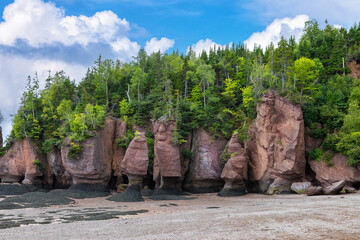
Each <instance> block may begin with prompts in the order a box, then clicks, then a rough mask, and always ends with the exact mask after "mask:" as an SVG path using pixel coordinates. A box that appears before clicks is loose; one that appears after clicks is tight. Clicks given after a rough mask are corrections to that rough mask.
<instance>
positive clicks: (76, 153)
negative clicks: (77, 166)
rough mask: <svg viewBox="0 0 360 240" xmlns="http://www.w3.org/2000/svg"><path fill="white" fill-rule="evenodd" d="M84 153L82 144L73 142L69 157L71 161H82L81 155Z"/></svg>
mask: <svg viewBox="0 0 360 240" xmlns="http://www.w3.org/2000/svg"><path fill="white" fill-rule="evenodd" d="M82 151H83V146H82V145H81V144H80V143H74V142H71V143H70V148H69V151H68V153H67V156H68V157H69V158H70V159H80V155H81V153H82Z"/></svg>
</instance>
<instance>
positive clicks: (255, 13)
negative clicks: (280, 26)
mask: <svg viewBox="0 0 360 240" xmlns="http://www.w3.org/2000/svg"><path fill="white" fill-rule="evenodd" d="M238 2H239V3H240V7H241V8H242V14H243V12H244V13H245V14H244V15H246V16H247V17H248V19H250V18H251V19H252V20H255V19H256V21H257V22H259V21H265V22H268V21H269V20H272V19H274V18H284V17H294V16H296V15H299V14H306V15H308V16H310V18H311V19H316V20H318V21H319V22H320V23H324V21H325V20H326V19H327V20H328V22H329V24H341V25H343V26H345V27H347V28H348V27H350V26H352V25H353V24H354V23H356V22H358V21H359V12H360V4H359V0H344V1H339V0H301V1H299V0H286V1H284V0H238Z"/></svg>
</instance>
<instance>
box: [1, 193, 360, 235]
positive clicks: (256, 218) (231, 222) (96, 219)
mask: <svg viewBox="0 0 360 240" xmlns="http://www.w3.org/2000/svg"><path fill="white" fill-rule="evenodd" d="M191 197H196V199H192V200H178V201H174V200H167V201H153V200H151V199H148V198H145V202H138V203H117V202H111V201H107V200H105V197H98V198H91V199H82V200H76V202H75V203H74V204H69V205H60V206H51V207H45V208H26V209H13V210H0V216H1V222H0V224H2V225H0V227H1V228H2V229H0V239H16V240H20V239H47V240H50V239H88V240H89V239H294V240H295V239H347V240H349V239H359V237H360V229H359V227H358V226H359V224H360V218H359V215H360V206H359V202H360V194H359V193H355V194H346V195H345V194H344V195H336V196H313V197H306V196H303V195H295V194H292V195H277V196H266V195H260V194H248V195H246V196H243V197H231V198H221V197H218V196H216V194H201V195H191ZM5 223H6V224H5ZM17 225H19V226H17Z"/></svg>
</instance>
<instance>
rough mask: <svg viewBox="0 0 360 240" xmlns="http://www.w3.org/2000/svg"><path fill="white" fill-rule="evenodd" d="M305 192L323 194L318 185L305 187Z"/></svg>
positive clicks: (313, 194) (312, 194)
mask: <svg viewBox="0 0 360 240" xmlns="http://www.w3.org/2000/svg"><path fill="white" fill-rule="evenodd" d="M305 194H306V195H307V196H315V195H321V194H323V189H322V187H320V186H316V187H315V186H311V187H309V188H308V189H306V191H305Z"/></svg>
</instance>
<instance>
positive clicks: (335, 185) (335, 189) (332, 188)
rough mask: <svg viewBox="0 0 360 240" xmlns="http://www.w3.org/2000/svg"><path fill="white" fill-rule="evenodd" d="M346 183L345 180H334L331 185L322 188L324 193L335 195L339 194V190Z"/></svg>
mask: <svg viewBox="0 0 360 240" xmlns="http://www.w3.org/2000/svg"><path fill="white" fill-rule="evenodd" d="M345 185H346V181H345V180H342V181H339V182H335V183H333V184H332V185H330V186H328V187H326V188H323V190H324V194H325V195H336V194H339V193H340V192H341V190H342V189H343V188H344V187H345Z"/></svg>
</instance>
